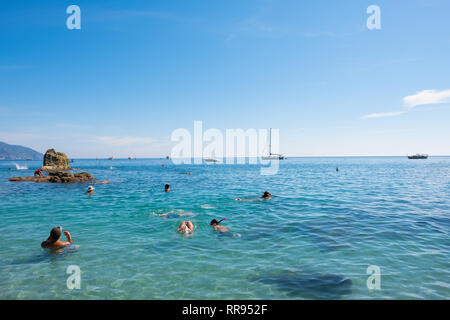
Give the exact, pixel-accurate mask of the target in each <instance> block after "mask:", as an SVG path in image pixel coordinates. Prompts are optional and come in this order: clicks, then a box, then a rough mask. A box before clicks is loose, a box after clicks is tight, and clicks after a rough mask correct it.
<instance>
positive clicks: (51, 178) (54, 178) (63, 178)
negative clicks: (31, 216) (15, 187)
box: [9, 171, 95, 183]
mask: <svg viewBox="0 0 450 320" xmlns="http://www.w3.org/2000/svg"><path fill="white" fill-rule="evenodd" d="M9 181H17V182H22V181H34V182H50V183H73V182H87V181H95V178H94V177H93V176H92V175H91V174H89V173H87V172H81V173H72V172H66V171H52V172H49V174H48V175H46V176H42V177H13V178H10V179H9Z"/></svg>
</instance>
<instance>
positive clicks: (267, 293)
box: [0, 157, 450, 299]
mask: <svg viewBox="0 0 450 320" xmlns="http://www.w3.org/2000/svg"><path fill="white" fill-rule="evenodd" d="M13 162H14V161H0V299H385V298H389V299H424V298H425V299H448V298H449V296H450V259H449V258H450V252H449V249H450V238H449V232H450V198H449V195H450V158H449V157H432V158H430V159H428V160H408V159H406V157H405V158H403V157H369V158H366V157H361V158H358V157H349V158H292V159H288V160H285V161H282V162H281V167H280V170H279V173H278V174H276V175H273V176H261V175H260V171H259V169H260V167H259V166H257V165H249V164H247V165H223V164H222V165H221V164H212V165H211V164H210V165H208V164H204V165H174V164H172V162H171V161H170V160H158V159H149V160H112V161H109V160H75V162H74V163H72V166H73V167H76V168H81V169H82V170H83V171H87V172H90V173H92V174H93V175H94V177H96V178H97V179H99V180H107V179H108V180H110V181H111V183H110V184H105V185H100V184H97V185H95V187H96V192H95V194H94V195H93V196H88V195H86V194H84V192H85V190H86V188H87V186H88V185H89V184H78V183H77V184H65V185H62V184H44V183H34V182H26V183H25V182H22V183H17V182H16V183H14V182H9V181H7V179H8V178H9V177H11V176H18V175H19V176H28V175H32V174H33V171H34V169H36V168H38V167H39V166H40V165H41V162H40V161H15V162H16V163H17V164H19V165H26V166H27V167H28V168H29V169H28V170H16V167H15V165H14V164H13ZM162 164H164V167H163V166H162ZM110 166H112V167H113V168H112V170H110V169H108V168H109V167H110ZM336 166H338V167H339V169H340V171H339V172H336V170H335V168H336ZM8 168H12V170H9V169H8ZM186 171H191V172H192V175H186V174H184V173H185V172H186ZM165 183H169V184H170V185H171V188H172V192H170V193H164V191H163V190H164V184H165ZM265 190H269V191H271V192H272V194H273V196H274V197H273V199H272V200H265V201H260V200H257V201H253V202H239V201H234V198H236V197H241V198H256V197H257V196H259V195H260V194H262V192H263V191H265ZM186 212H188V213H189V212H190V213H193V214H194V215H193V216H192V217H190V219H191V220H192V221H193V223H194V225H195V227H196V229H195V234H194V236H193V237H192V238H188V237H184V236H181V235H177V234H175V229H176V228H177V226H178V224H179V223H180V222H181V221H182V220H183V219H184V218H183V217H177V216H176V213H186ZM163 213H172V214H173V215H171V216H169V218H167V219H164V218H161V217H158V216H157V215H158V214H163ZM212 218H226V219H227V220H226V221H224V222H223V224H224V225H225V226H227V227H228V228H229V229H230V230H231V231H232V232H236V233H239V234H241V235H242V237H241V238H238V237H221V236H219V235H217V234H216V233H214V232H213V231H212V230H211V228H210V227H209V225H208V224H209V221H210V220H211V219H212ZM58 225H61V226H62V227H63V228H64V229H65V230H68V231H70V232H71V234H72V237H73V239H74V241H75V244H77V245H79V247H78V248H75V249H73V250H67V251H65V252H63V253H61V254H50V253H48V252H46V251H45V250H43V249H41V248H40V243H41V241H43V240H45V239H46V238H47V237H48V234H49V231H50V229H51V228H52V227H54V226H58ZM70 265H77V266H79V267H80V269H81V289H79V290H76V289H75V290H69V289H68V288H67V285H66V280H67V278H68V277H69V274H67V273H66V270H67V267H68V266H70ZM371 265H376V266H378V267H379V268H380V269H381V290H369V289H368V288H367V285H366V281H367V277H368V275H367V274H366V270H367V267H368V266H371Z"/></svg>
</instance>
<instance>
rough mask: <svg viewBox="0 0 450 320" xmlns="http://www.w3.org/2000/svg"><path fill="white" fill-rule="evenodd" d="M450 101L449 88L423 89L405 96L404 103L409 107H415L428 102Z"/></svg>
mask: <svg viewBox="0 0 450 320" xmlns="http://www.w3.org/2000/svg"><path fill="white" fill-rule="evenodd" d="M447 102H450V89H449V90H442V91H438V90H423V91H420V92H418V93H416V94H414V95H411V96H407V97H404V98H403V104H404V105H405V107H407V108H414V107H416V106H421V105H427V104H438V103H447Z"/></svg>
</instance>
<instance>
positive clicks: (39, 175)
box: [34, 169, 42, 177]
mask: <svg viewBox="0 0 450 320" xmlns="http://www.w3.org/2000/svg"><path fill="white" fill-rule="evenodd" d="M34 176H35V177H42V170H41V169H37V170H36V171H35V172H34Z"/></svg>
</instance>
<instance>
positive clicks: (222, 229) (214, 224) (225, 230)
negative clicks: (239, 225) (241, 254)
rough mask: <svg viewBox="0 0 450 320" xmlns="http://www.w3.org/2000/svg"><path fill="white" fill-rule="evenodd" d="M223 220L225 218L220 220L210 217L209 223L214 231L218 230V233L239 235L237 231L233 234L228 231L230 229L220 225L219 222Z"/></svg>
mask: <svg viewBox="0 0 450 320" xmlns="http://www.w3.org/2000/svg"><path fill="white" fill-rule="evenodd" d="M224 220H226V219H225V218H224V219H221V220H217V219H212V220H211V222H210V223H209V225H210V226H211V227H213V229H214V231H219V235H223V236H235V237H240V236H241V235H240V234H239V233H236V234H233V233H231V232H230V230H228V228H227V227H224V226H221V225H220V223H221V222H222V221H224Z"/></svg>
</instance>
